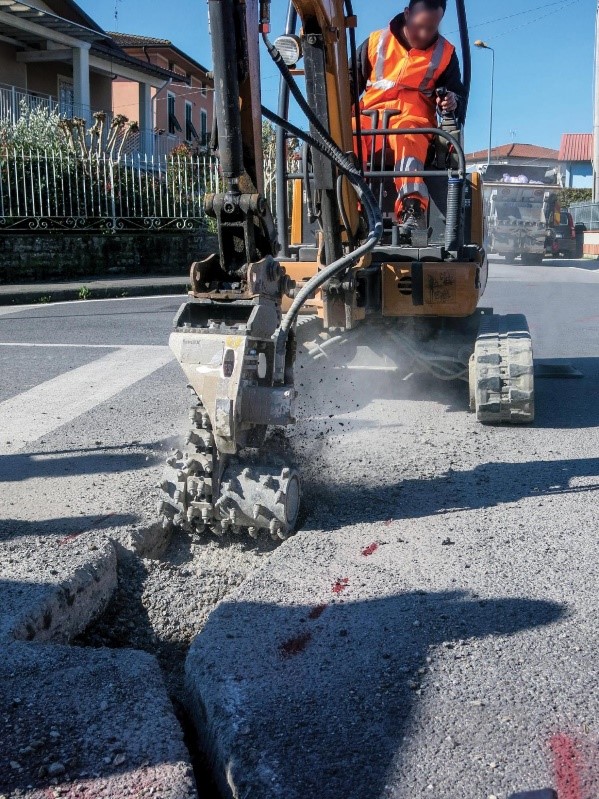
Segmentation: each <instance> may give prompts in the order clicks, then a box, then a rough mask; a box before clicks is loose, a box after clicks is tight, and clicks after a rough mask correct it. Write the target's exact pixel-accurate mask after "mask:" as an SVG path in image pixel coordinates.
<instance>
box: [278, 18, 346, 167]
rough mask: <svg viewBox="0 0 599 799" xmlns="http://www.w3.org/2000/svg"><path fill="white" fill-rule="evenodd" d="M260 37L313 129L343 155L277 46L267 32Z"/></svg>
mask: <svg viewBox="0 0 599 799" xmlns="http://www.w3.org/2000/svg"><path fill="white" fill-rule="evenodd" d="M262 39H263V41H264V44H265V45H266V49H267V50H268V52H269V55H270V57H271V58H272V60H273V61H274V62H275V64H276V66H277V68H278V70H279V72H280V73H281V76H282V78H283V80H284V81H285V83H286V84H287V86H289V91H290V92H291V94H292V95H293V98H294V99H295V101H296V102H297V104H298V105H299V107H300V108H301V109H302V111H303V112H304V114H305V115H306V117H307V118H308V120H309V122H310V124H311V125H312V126H313V128H314V130H315V131H316V132H317V133H318V135H319V136H320V137H321V138H322V139H323V141H325V142H327V143H328V144H330V145H332V146H333V147H335V149H336V150H337V151H338V152H339V153H340V154H341V155H344V154H343V151H342V150H341V149H340V148H339V146H338V145H337V144H336V142H334V141H333V139H332V138H331V134H330V133H329V131H328V130H327V129H326V128H325V126H324V125H323V124H322V122H321V121H320V119H318V117H317V116H316V114H315V113H314V110H313V109H312V108H310V105H309V104H308V101H307V100H306V98H305V97H304V95H303V94H302V91H301V89H300V87H299V86H298V85H297V83H296V82H295V78H294V77H293V75H292V74H291V72H290V70H289V67H288V66H287V64H286V63H285V62H284V61H283V56H282V55H281V53H280V52H279V51H278V50H277V48H276V47H275V46H274V44H273V43H272V42H271V41H270V39H269V38H268V34H266V33H263V34H262ZM328 157H330V156H328Z"/></svg>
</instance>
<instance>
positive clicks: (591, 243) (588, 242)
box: [584, 230, 599, 256]
mask: <svg viewBox="0 0 599 799" xmlns="http://www.w3.org/2000/svg"><path fill="white" fill-rule="evenodd" d="M584 254H585V255H597V256H599V230H585V232H584Z"/></svg>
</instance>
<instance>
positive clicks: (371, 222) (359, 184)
mask: <svg viewBox="0 0 599 799" xmlns="http://www.w3.org/2000/svg"><path fill="white" fill-rule="evenodd" d="M262 114H263V115H264V116H265V117H266V119H268V120H269V121H270V122H272V123H273V124H274V125H280V126H281V127H283V128H284V129H285V130H286V131H287V132H288V133H290V134H291V135H292V136H296V137H297V138H298V139H302V141H305V142H306V143H307V144H309V145H310V146H311V147H313V148H314V149H316V150H318V151H319V152H321V153H322V154H323V155H324V156H325V157H327V158H330V159H331V160H332V161H334V163H335V164H336V165H337V167H338V168H339V170H340V171H341V172H342V173H343V174H344V175H345V176H346V177H347V179H348V180H349V182H350V183H351V185H352V186H353V187H354V189H355V191H356V194H357V195H358V198H359V199H360V202H361V203H362V206H363V208H364V211H365V213H366V217H367V220H368V228H369V232H368V236H367V237H366V239H365V241H364V242H363V243H362V244H361V245H360V246H359V247H357V248H356V249H355V250H354V251H353V252H351V253H348V254H347V255H344V256H343V257H342V258H339V259H338V260H337V261H335V262H334V263H332V264H330V265H329V266H326V267H325V268H324V269H322V270H321V271H320V272H318V274H317V275H315V276H314V277H313V278H311V279H310V280H309V281H308V282H307V283H306V285H305V286H304V287H303V288H302V289H301V290H300V292H299V294H298V295H297V297H296V298H295V299H294V301H293V304H292V305H291V308H290V309H289V311H288V312H287V314H286V315H285V318H284V319H283V322H282V324H281V327H280V328H279V331H278V333H279V337H278V341H277V350H278V351H279V354H280V349H283V348H284V347H285V344H286V339H287V334H288V333H289V331H290V330H291V327H292V326H293V323H294V321H295V319H296V317H297V315H298V313H299V311H300V309H301V307H302V305H303V304H304V303H305V302H306V300H308V299H309V298H310V296H311V295H312V294H313V293H314V292H315V291H318V289H320V288H322V286H323V285H324V284H325V283H326V282H327V281H328V280H330V279H331V278H332V277H334V276H335V275H336V274H338V273H339V272H342V271H344V270H345V269H347V268H348V267H350V266H352V265H354V264H355V263H357V262H358V261H359V260H360V258H362V257H363V256H364V255H367V254H368V253H369V252H370V251H371V250H372V249H373V248H374V247H375V246H376V245H377V244H378V242H379V241H380V240H381V236H382V235H383V217H382V214H381V211H380V208H379V207H378V204H377V202H376V199H375V197H374V194H373V193H372V191H371V190H370V187H369V186H368V183H367V182H366V181H365V180H364V178H363V177H362V174H361V173H360V170H359V169H358V168H357V167H356V166H355V165H354V164H353V163H352V161H351V160H350V159H349V158H348V157H347V156H346V155H344V154H343V153H342V152H341V150H339V148H338V147H337V146H336V145H335V144H334V143H333V142H328V141H326V140H324V139H323V140H320V139H317V138H316V137H315V136H313V135H312V134H311V133H307V132H306V131H303V130H300V129H299V128H298V127H296V126H295V125H293V124H292V123H291V122H289V121H288V120H286V119H282V118H281V117H279V116H278V115H277V114H274V113H273V112H272V111H269V109H268V108H264V107H262ZM279 342H281V343H280V344H279Z"/></svg>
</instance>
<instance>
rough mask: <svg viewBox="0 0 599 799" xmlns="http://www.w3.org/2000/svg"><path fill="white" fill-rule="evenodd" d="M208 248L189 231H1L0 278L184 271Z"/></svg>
mask: <svg viewBox="0 0 599 799" xmlns="http://www.w3.org/2000/svg"><path fill="white" fill-rule="evenodd" d="M213 249H214V241H213V239H212V237H210V236H207V235H206V234H205V233H204V232H194V233H181V232H174V233H149V234H148V233H118V234H115V235H101V234H98V235H96V234H75V233H64V232H56V233H45V234H42V235H36V234H32V233H22V234H21V233H6V234H3V235H0V283H26V282H29V281H41V280H52V279H70V278H75V279H76V278H81V279H83V278H86V277H88V278H89V277H96V276H98V277H101V276H110V275H121V276H124V275H144V274H148V275H157V274H164V275H181V276H183V275H186V274H187V273H188V272H189V267H190V266H191V263H192V262H193V261H195V260H197V259H198V258H200V257H202V256H203V255H204V254H206V253H207V252H209V251H212V250H213Z"/></svg>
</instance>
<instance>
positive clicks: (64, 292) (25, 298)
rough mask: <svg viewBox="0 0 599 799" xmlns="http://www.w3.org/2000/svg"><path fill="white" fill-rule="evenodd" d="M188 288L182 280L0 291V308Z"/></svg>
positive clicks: (115, 297) (134, 295) (178, 290)
mask: <svg viewBox="0 0 599 799" xmlns="http://www.w3.org/2000/svg"><path fill="white" fill-rule="evenodd" d="M83 286H85V288H87V289H88V292H89V293H88V294H87V295H86V297H85V298H82V297H81V296H80V292H81V288H82V287H83ZM188 288H189V284H188V282H187V280H182V281H181V282H180V283H167V284H162V285H156V284H151V285H147V286H143V285H133V286H127V285H123V286H119V285H112V286H104V287H98V288H94V287H93V284H91V285H86V284H85V282H82V283H81V285H80V286H78V287H77V288H73V289H57V290H56V291H52V290H51V288H50V287H48V286H45V287H44V288H43V289H35V288H32V289H31V291H29V290H25V291H18V292H14V293H8V292H6V293H4V292H3V291H2V290H1V289H0V306H3V305H32V304H37V303H39V304H48V305H50V304H52V303H53V302H65V301H71V300H81V299H88V300H102V299H117V298H121V297H152V296H155V295H163V294H186V293H187V291H188Z"/></svg>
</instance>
